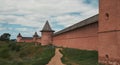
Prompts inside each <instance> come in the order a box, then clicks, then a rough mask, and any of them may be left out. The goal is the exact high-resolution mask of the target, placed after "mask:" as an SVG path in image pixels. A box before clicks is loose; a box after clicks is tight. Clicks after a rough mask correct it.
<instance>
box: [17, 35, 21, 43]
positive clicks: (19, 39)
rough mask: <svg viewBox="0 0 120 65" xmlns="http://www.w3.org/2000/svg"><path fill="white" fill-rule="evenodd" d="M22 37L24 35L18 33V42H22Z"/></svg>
mask: <svg viewBox="0 0 120 65" xmlns="http://www.w3.org/2000/svg"><path fill="white" fill-rule="evenodd" d="M21 39H22V35H21V34H20V33H19V34H18V35H17V42H21Z"/></svg>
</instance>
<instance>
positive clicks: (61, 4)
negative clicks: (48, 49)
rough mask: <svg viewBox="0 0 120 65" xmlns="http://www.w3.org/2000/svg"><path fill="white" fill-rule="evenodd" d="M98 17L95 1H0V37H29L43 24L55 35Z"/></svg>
mask: <svg viewBox="0 0 120 65" xmlns="http://www.w3.org/2000/svg"><path fill="white" fill-rule="evenodd" d="M95 14H98V0H0V35H1V34H3V33H10V34H11V38H12V39H14V38H16V36H17V34H18V33H19V32H20V33H21V34H22V35H23V36H30V37H32V35H33V34H34V32H35V31H36V32H38V34H39V35H40V32H39V31H40V30H41V29H42V27H43V26H44V24H45V22H46V20H48V21H49V23H50V25H51V27H52V29H53V30H55V31H59V30H61V29H64V28H65V27H68V26H70V25H73V24H75V23H77V22H79V21H82V20H84V19H86V18H89V17H91V16H93V15H95Z"/></svg>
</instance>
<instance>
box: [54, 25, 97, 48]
mask: <svg viewBox="0 0 120 65" xmlns="http://www.w3.org/2000/svg"><path fill="white" fill-rule="evenodd" d="M97 32H98V23H93V24H90V25H87V26H84V27H81V28H78V29H75V30H72V31H69V32H66V33H62V34H60V35H57V36H54V38H53V44H54V45H56V46H63V47H71V48H79V49H88V50H97V46H98V34H97Z"/></svg>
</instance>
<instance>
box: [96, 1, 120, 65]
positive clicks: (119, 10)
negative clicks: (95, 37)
mask: <svg viewBox="0 0 120 65" xmlns="http://www.w3.org/2000/svg"><path fill="white" fill-rule="evenodd" d="M99 1H100V2H99V46H98V51H99V62H102V63H107V64H110V65H117V64H120V50H119V49H120V0H99Z"/></svg>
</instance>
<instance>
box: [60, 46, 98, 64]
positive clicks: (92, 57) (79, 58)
mask: <svg viewBox="0 0 120 65" xmlns="http://www.w3.org/2000/svg"><path fill="white" fill-rule="evenodd" d="M60 52H61V53H62V54H63V57H62V58H61V59H62V62H63V63H64V64H66V65H98V52H97V51H87V50H78V49H71V48H63V50H62V51H60Z"/></svg>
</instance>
